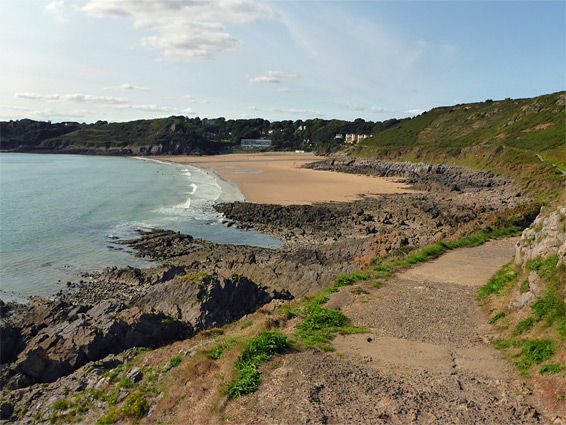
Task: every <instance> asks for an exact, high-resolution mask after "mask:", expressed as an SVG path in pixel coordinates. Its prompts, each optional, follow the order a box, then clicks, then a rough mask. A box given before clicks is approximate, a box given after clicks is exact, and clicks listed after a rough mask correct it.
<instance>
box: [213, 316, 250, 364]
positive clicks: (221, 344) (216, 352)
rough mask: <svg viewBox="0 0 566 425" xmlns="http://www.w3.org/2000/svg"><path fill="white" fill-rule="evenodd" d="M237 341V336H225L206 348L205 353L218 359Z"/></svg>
mask: <svg viewBox="0 0 566 425" xmlns="http://www.w3.org/2000/svg"><path fill="white" fill-rule="evenodd" d="M250 325H251V322H250ZM242 329H243V328H242ZM237 342H238V340H237V339H236V338H223V339H221V340H220V341H218V342H217V343H216V344H215V345H213V346H212V347H210V348H207V349H206V350H204V351H203V354H204V355H205V356H206V357H208V358H209V359H212V360H218V359H220V358H221V357H222V354H224V352H225V351H227V350H229V349H230V348H232V347H233V346H234V345H235V344H237Z"/></svg>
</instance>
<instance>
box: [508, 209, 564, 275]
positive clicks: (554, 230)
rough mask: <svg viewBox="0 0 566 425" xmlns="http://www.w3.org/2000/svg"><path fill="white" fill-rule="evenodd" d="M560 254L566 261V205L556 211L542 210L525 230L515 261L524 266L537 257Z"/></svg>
mask: <svg viewBox="0 0 566 425" xmlns="http://www.w3.org/2000/svg"><path fill="white" fill-rule="evenodd" d="M554 254H556V255H558V262H559V263H566V206H560V207H558V208H556V209H555V210H554V211H551V212H549V211H546V210H545V209H542V210H541V213H540V214H539V216H538V217H537V218H536V219H535V221H534V222H533V223H532V224H531V226H530V227H529V228H527V229H525V230H524V231H523V234H522V235H521V240H520V241H519V242H518V243H517V247H516V250H515V263H516V264H518V265H522V266H523V267H524V266H525V265H526V264H527V262H529V261H531V260H533V259H535V258H537V257H542V258H548V257H549V256H551V255H554Z"/></svg>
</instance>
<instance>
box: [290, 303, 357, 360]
mask: <svg viewBox="0 0 566 425" xmlns="http://www.w3.org/2000/svg"><path fill="white" fill-rule="evenodd" d="M365 332H368V331H367V329H365V328H362V327H359V326H353V325H352V324H350V322H348V319H347V318H346V317H345V316H344V315H343V314H342V313H341V312H339V311H336V310H332V309H329V308H324V307H320V306H314V305H311V306H310V307H309V308H308V309H306V311H305V314H304V320H303V321H302V322H301V323H299V324H298V325H297V326H296V330H295V336H296V337H297V340H298V342H299V343H300V344H301V345H302V346H303V347H305V348H318V349H321V350H324V351H332V350H334V348H333V347H332V346H331V345H330V344H329V342H330V341H331V340H332V339H333V338H334V335H336V333H342V334H352V333H365Z"/></svg>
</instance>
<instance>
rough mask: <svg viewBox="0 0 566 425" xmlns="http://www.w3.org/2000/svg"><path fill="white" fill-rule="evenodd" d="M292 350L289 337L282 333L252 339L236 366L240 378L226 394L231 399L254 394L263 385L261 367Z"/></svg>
mask: <svg viewBox="0 0 566 425" xmlns="http://www.w3.org/2000/svg"><path fill="white" fill-rule="evenodd" d="M290 348H291V346H290V344H289V342H288V341H287V336H285V335H283V334H282V333H280V332H270V331H263V332H261V333H260V334H259V336H257V337H256V338H252V339H250V340H249V341H248V342H247V343H246V344H245V346H244V349H243V350H242V353H241V354H240V356H239V357H238V359H237V360H236V363H235V365H234V367H235V369H236V371H237V373H238V375H239V376H238V377H237V378H236V379H234V380H232V381H231V382H230V383H229V384H228V386H227V387H226V389H225V390H224V392H225V393H226V394H227V395H228V397H229V398H231V399H235V398H238V397H241V396H243V395H245V394H249V393H252V392H254V391H255V390H257V389H258V388H259V386H260V384H261V376H260V375H261V372H260V370H259V368H258V367H259V365H260V364H262V363H265V362H267V361H268V360H269V359H270V358H271V356H273V355H274V354H280V353H284V352H286V351H288V350H289V349H290Z"/></svg>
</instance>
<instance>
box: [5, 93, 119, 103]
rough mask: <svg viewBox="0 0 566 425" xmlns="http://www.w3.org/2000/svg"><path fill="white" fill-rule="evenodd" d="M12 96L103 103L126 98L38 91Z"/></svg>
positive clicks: (28, 98)
mask: <svg viewBox="0 0 566 425" xmlns="http://www.w3.org/2000/svg"><path fill="white" fill-rule="evenodd" d="M14 96H15V97H16V98H18V99H27V100H49V101H63V102H89V103H104V104H122V103H127V102H128V100H127V99H123V98H119V97H112V96H91V95H88V94H80V93H74V94H39V93H16V94H14Z"/></svg>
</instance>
